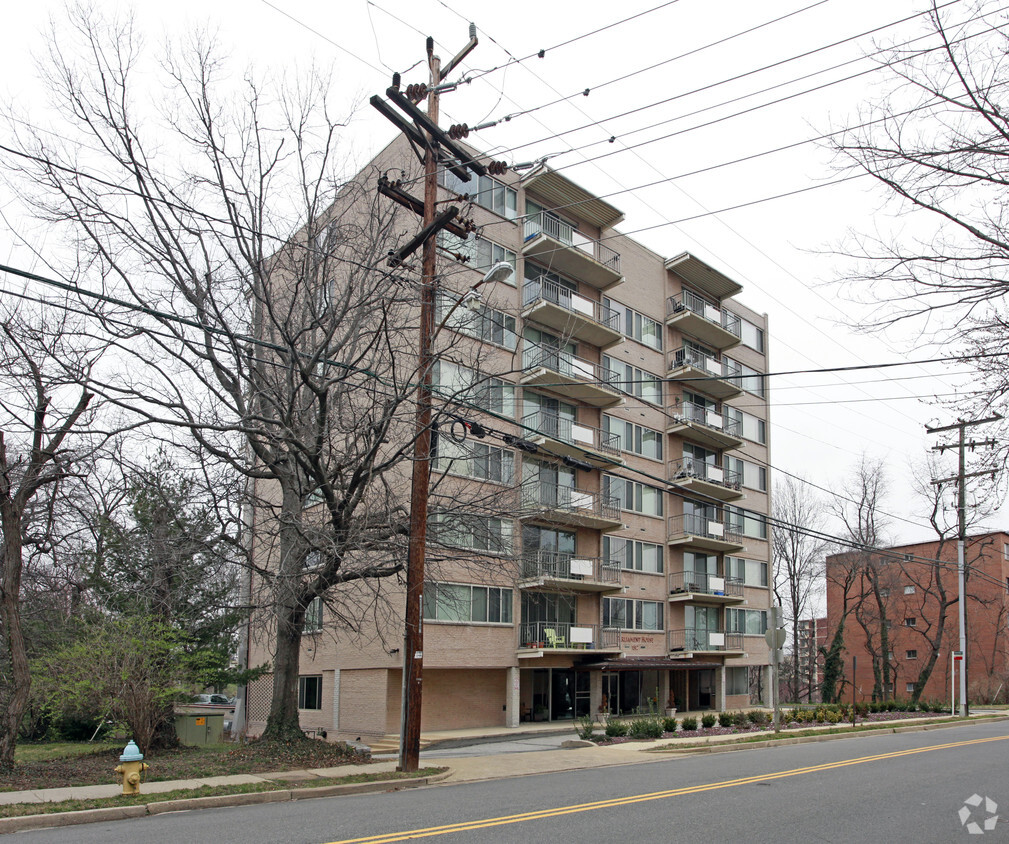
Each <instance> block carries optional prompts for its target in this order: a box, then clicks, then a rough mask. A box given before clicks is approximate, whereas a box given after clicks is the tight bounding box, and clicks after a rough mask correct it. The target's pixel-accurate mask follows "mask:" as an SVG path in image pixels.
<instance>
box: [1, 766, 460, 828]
mask: <svg viewBox="0 0 1009 844" xmlns="http://www.w3.org/2000/svg"><path fill="white" fill-rule="evenodd" d="M451 773H452V771H451V770H448V771H444V772H442V773H440V774H434V775H433V776H430V777H418V778H416V779H409V780H376V781H375V782H355V783H348V784H347V785H323V786H319V787H318V788H297V789H279V790H277V791H255V792H252V793H249V794H218V795H213V796H210V797H183V798H181V799H179V800H162V801H158V802H155V803H146V804H144V805H142V806H110V807H108V808H105V809H81V810H79V811H76V812H50V813H48V814H42V815H23V816H21V817H17V818H0V835H4V834H6V833H8V832H23V831H25V830H29V829H46V828H50V827H61V826H76V825H77V824H83V823H101V822H103V821H118V820H124V819H126V818H142V817H145V816H147V815H160V814H163V813H165V812H190V811H193V810H196V809H218V808H223V807H227V806H250V805H255V804H258V803H286V802H291V801H295V800H311V799H313V798H317V797H338V796H340V795H341V794H366V793H368V792H375V791H400V790H402V789H406V788H420V787H421V786H424V785H431V784H433V783H436V782H441V781H442V780H444V779H447V778H448V777H449V776H450V775H451Z"/></svg>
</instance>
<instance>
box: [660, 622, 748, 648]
mask: <svg viewBox="0 0 1009 844" xmlns="http://www.w3.org/2000/svg"><path fill="white" fill-rule="evenodd" d="M666 637H667V645H668V648H669V650H670V651H671V652H676V651H741V650H743V634H742V633H725V632H723V631H721V630H705V629H703V628H700V627H687V628H684V629H683V630H670V631H668V633H667V634H666Z"/></svg>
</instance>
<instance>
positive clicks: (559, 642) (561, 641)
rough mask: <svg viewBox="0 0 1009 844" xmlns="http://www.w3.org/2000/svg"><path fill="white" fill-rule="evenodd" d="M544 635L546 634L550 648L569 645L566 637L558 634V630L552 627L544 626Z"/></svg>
mask: <svg viewBox="0 0 1009 844" xmlns="http://www.w3.org/2000/svg"><path fill="white" fill-rule="evenodd" d="M543 635H544V636H546V639H547V647H548V648H563V647H565V646H566V645H567V642H566V640H565V638H564V637H563V636H558V635H557V631H556V630H554V629H553V628H552V627H544V628H543Z"/></svg>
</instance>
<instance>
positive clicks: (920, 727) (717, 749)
mask: <svg viewBox="0 0 1009 844" xmlns="http://www.w3.org/2000/svg"><path fill="white" fill-rule="evenodd" d="M1005 720H1009V715H1004V716H993V717H987V716H986V717H983V718H979V719H978V720H971V721H947V722H942V721H941V722H939V723H936V724H908V725H905V726H903V727H886V728H880V729H875V730H855V731H853V732H846V733H826V734H824V735H819V736H792V737H790V738H778V739H767V740H766V741H749V742H739V743H723V744H709V745H706V746H704V747H682V748H680V747H668V748H662V749H658V748H656V749H654V750H651V751H649V752H650V753H731V752H733V751H739V750H759V749H760V748H765V747H784V746H786V745H792V744H811V743H816V742H821V741H836V740H838V739H847V738H862V737H864V736H872V735H883V736H887V735H894V734H899V733H920V732H924V731H925V730H945V729H948V728H950V727H969V726H970V725H971V724H977V723H986V722H990V721H1005Z"/></svg>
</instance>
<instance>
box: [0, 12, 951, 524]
mask: <svg viewBox="0 0 1009 844" xmlns="http://www.w3.org/2000/svg"><path fill="white" fill-rule="evenodd" d="M99 5H100V6H101V7H108V8H109V9H111V8H113V7H117V6H119V7H122V8H126V4H118V3H114V2H112V0H106V2H101V3H99ZM62 9H63V6H62V4H61V3H53V2H48V0H36V1H35V2H33V3H30V4H28V3H21V4H16V5H14V4H10V5H9V6H8V8H7V9H6V10H5V15H4V30H5V39H4V41H5V47H4V50H3V51H2V53H0V80H3V81H2V83H0V86H2V87H0V96H3V97H4V98H5V99H13V101H14V102H15V103H17V104H18V105H20V106H21V107H22V108H23V109H24V110H27V112H28V113H29V114H30V115H31V118H32V120H33V121H36V120H37V121H38V122H39V123H40V124H43V125H45V126H49V127H55V126H58V118H54V116H53V115H52V114H50V113H48V112H47V111H46V109H45V108H44V106H43V98H42V96H41V92H40V91H39V88H38V86H37V84H36V82H35V77H34V62H35V61H36V60H37V59H38V57H40V56H42V55H44V45H45V43H46V39H45V34H44V29H45V27H46V22H47V19H48V18H49V16H50V15H52V16H54V18H55V20H56V21H57V26H59V21H60V19H61V16H62V14H63V12H62ZM590 10H591V11H590ZM922 10H923V5H922V4H921V3H914V2H908V0H872V2H867V1H866V0H845V2H840V0H822V1H821V2H815V0H791V2H785V1H784V0H769V1H768V2H764V3H753V2H752V0H721V1H720V2H718V3H712V2H703V0H678V2H667V3H662V2H661V0H625V2H622V3H614V4H602V3H598V2H597V3H592V4H588V3H584V2H579V3H575V2H567V1H566V0H555V2H550V3H544V2H542V0H511V2H508V3H504V4H501V3H487V2H470V3H467V4H463V3H461V2H459V0H444V1H443V0H409V2H407V0H377V2H364V0H338V2H329V3H320V2H311V0H270V2H267V0H245V2H221V1H219V0H211V2H206V0H203V2H193V0H174V2H172V3H168V4H161V3H159V4H154V3H139V4H137V12H136V14H137V18H138V22H139V26H140V28H141V30H142V31H143V32H144V33H145V36H146V39H147V45H148V47H149V48H150V49H152V50H153V49H156V48H157V47H158V45H159V44H160V43H161V42H162V41H163V40H164V39H165V38H166V37H176V36H178V34H179V33H180V32H183V31H184V30H185V29H186V28H187V27H191V26H209V27H210V28H211V29H213V30H215V31H216V32H217V35H218V38H219V40H220V42H221V43H222V44H223V45H225V46H226V47H227V48H228V50H229V52H230V54H231V56H232V57H233V59H234V62H235V71H236V73H238V72H240V71H241V70H242V69H244V67H245V66H246V65H251V66H254V67H255V68H256V69H257V70H259V71H263V72H265V71H267V70H273V71H276V72H284V71H285V70H288V69H290V68H292V67H294V66H298V67H302V68H303V67H306V66H307V65H308V64H309V63H311V62H315V64H316V65H319V66H322V67H327V68H332V72H333V78H334V81H335V82H336V86H335V87H336V89H337V91H338V93H339V97H340V98H341V103H340V104H341V106H344V107H347V108H350V106H351V105H352V104H353V103H355V102H358V103H360V102H364V103H366V100H367V97H368V96H370V95H371V94H373V93H381V92H382V91H383V90H384V88H385V87H386V86H387V85H388V84H389V77H390V73H391V71H392V70H397V71H403V72H404V83H409V82H420V81H426V70H424V69H423V67H422V66H421V67H417V68H415V69H413V70H409V69H410V68H412V67H413V65H414V64H415V63H416V62H418V61H419V60H421V59H422V58H423V55H424V36H426V35H428V34H430V35H432V36H433V37H434V38H435V40H436V43H437V45H438V48H437V49H438V52H439V54H440V55H441V56H442V58H443V59H444V60H447V59H448V58H449V57H451V56H452V55H453V54H454V53H455V52H456V51H457V50H458V49H459V48H460V47H461V46H462V45H463V44H464V43H465V41H466V39H467V38H468V30H467V21H468V20H473V21H474V22H475V23H476V25H477V28H478V32H479V37H480V44H479V46H478V47H477V49H476V50H475V51H474V52H473V53H472V54H471V55H470V57H469V58H468V60H467V61H466V63H465V64H464V65H463V66H462V68H461V71H460V73H458V74H457V77H458V76H463V77H465V76H466V75H467V74H472V73H473V71H475V70H490V69H492V68H499V66H501V65H508V66H506V67H503V68H499V69H496V70H493V72H490V73H486V74H483V75H479V78H476V79H475V80H474V81H473V82H472V83H471V84H467V85H463V86H461V87H460V89H459V90H458V91H456V92H454V93H450V94H446V95H445V96H444V97H443V99H442V112H443V113H442V123H443V125H448V124H450V123H457V122H458V123H461V122H465V123H468V124H469V125H470V126H474V125H477V124H480V123H482V122H486V121H491V120H501V119H502V118H504V117H506V116H508V115H516V116H514V117H513V118H512V119H511V120H510V121H502V123H501V125H499V126H496V127H492V128H489V129H486V130H483V131H481V132H480V133H478V134H475V135H472V136H471V137H470V142H472V143H474V144H475V145H476V146H478V147H479V148H482V149H484V150H487V151H496V153H495V154H496V155H497V157H499V158H502V159H504V160H506V161H508V162H509V163H513V164H514V163H519V162H523V161H529V160H532V159H535V158H539V157H541V156H544V155H550V156H552V158H551V159H550V163H551V165H552V166H554V167H556V168H558V169H563V171H564V172H565V173H566V174H567V175H568V176H569V177H570V178H571V179H573V180H575V181H577V182H579V183H580V184H582V185H584V186H585V187H586V188H588V189H589V190H591V191H593V192H595V193H596V194H600V195H605V196H607V197H608V198H609V201H610V202H612V203H613V204H614V205H616V206H617V207H619V208H620V209H621V210H623V211H624V213H625V215H626V220H625V222H624V223H623V224H622V226H621V230H622V231H623V232H625V233H627V234H631V235H633V236H634V237H636V238H638V239H640V240H641V241H643V242H644V243H645V244H647V245H648V246H649V247H650V248H652V249H654V250H655V251H656V252H658V253H660V254H662V255H666V256H672V255H676V254H679V253H680V252H683V251H690V252H692V253H694V254H696V255H697V256H698V257H700V258H702V259H703V260H705V261H708V262H710V263H711V264H713V265H714V266H716V267H718V268H719V269H721V270H722V271H723V272H725V273H726V274H728V275H729V276H731V277H733V278H735V279H737V280H738V281H739V282H740V283H741V284H743V286H744V292H743V294H742V295H741V299H742V300H743V301H744V302H745V303H746V304H747V305H749V306H750V307H752V308H754V309H755V310H757V311H760V312H766V313H767V314H768V318H769V321H770V333H771V340H770V347H769V352H770V366H771V370H772V371H773V372H776V373H777V372H789V371H793V370H803V371H806V370H812V369H821V368H830V367H845V366H860V365H865V364H880V363H886V362H893V361H906V360H920V359H924V358H933V357H936V356H938V355H937V354H936V349H934V348H924V347H922V338H920V337H915V336H913V332H910V331H907V330H898V331H896V332H894V333H892V334H891V335H890V336H886V337H883V336H878V335H866V334H859V333H857V332H856V331H854V330H853V328H852V326H853V325H855V324H857V323H858V322H859V320H860V318H861V317H862V314H863V311H862V310H861V308H860V307H859V306H856V305H855V304H853V303H851V302H849V301H846V300H845V298H843V297H842V296H841V295H840V292H839V291H838V289H837V288H836V286H835V285H833V283H832V282H833V281H834V280H835V279H837V278H838V277H843V276H844V274H845V272H846V271H847V270H848V269H849V265H848V264H847V262H846V261H845V259H843V258H841V257H839V256H838V255H837V254H835V252H836V250H837V249H838V247H839V246H840V245H841V244H842V243H843V242H844V241H845V239H846V237H847V236H848V234H847V233H848V232H849V230H852V231H856V232H872V231H876V230H881V231H884V232H886V231H889V230H891V229H892V228H893V227H894V226H895V225H901V224H902V221H901V220H899V219H897V220H895V218H894V216H893V214H892V211H893V210H894V209H893V207H892V206H888V205H887V203H886V201H885V199H886V198H885V196H884V195H883V194H882V193H881V192H880V191H879V189H878V188H876V187H874V186H873V185H872V184H871V183H870V182H869V181H868V180H866V179H860V180H853V181H847V182H841V183H835V182H837V180H838V177H839V174H838V173H837V172H836V170H835V169H834V168H833V167H832V160H831V155H830V154H829V152H828V151H827V150H826V149H825V148H824V146H823V145H822V144H817V143H806V144H799V142H801V141H804V140H807V139H812V138H815V137H816V136H819V135H822V134H824V133H826V132H828V131H831V130H836V129H837V128H839V127H841V126H844V125H846V124H849V123H856V122H857V121H858V116H859V113H860V111H861V110H864V108H865V105H866V103H867V102H869V101H871V100H873V99H874V98H877V97H879V96H880V95H881V93H882V91H883V90H885V86H884V87H883V88H880V87H879V86H880V84H881V83H884V82H885V81H886V79H885V77H884V76H883V75H881V74H880V73H878V72H875V71H872V70H871V68H872V67H873V64H872V62H870V61H866V60H865V59H864V58H863V57H864V56H865V54H866V53H869V52H871V51H873V50H874V49H875V48H876V46H877V45H881V44H885V43H891V42H899V41H906V40H908V39H912V38H916V37H918V36H920V35H922V34H923V33H924V32H925V31H926V29H927V27H926V21H925V19H924V18H922V17H917V18H912V19H908V18H911V16H914V15H916V13H919V12H921V11H922ZM968 11H969V10H968V8H967V6H966V4H964V3H952V4H950V5H949V7H948V8H947V9H946V11H945V13H946V14H948V15H949V16H950V19H951V20H957V19H959V18H961V17H963V16H966V15H967V14H968ZM634 15H637V17H634V18H633V19H631V20H626V21H623V22H621V21H622V20H623V19H625V18H629V17H631V16H634ZM595 30H601V31H599V32H595V34H590V33H593V31H595ZM580 36H585V37H580ZM570 39H576V40H573V41H572V42H571V43H568V44H565V43H564V42H567V41H569V40H570ZM832 45H836V46H832ZM540 50H545V54H544V56H543V57H542V58H538V57H537V56H536V54H537V53H538V52H539V51H540ZM510 59H522V61H518V62H512V63H511V64H508V63H509V60H510ZM659 63H661V65H659V66H657V67H654V68H653V69H651V70H647V69H646V68H649V67H651V66H653V65H658V64H659ZM845 80H846V81H845ZM586 89H588V90H589V94H588V96H584V95H582V94H581V93H580V92H583V91H585V90H586ZM156 96H157V94H156V92H152V97H156ZM530 110H531V111H530ZM518 112H528V113H525V114H516V113H518ZM619 115H625V116H622V117H621V116H619ZM4 133H6V129H5V128H3V127H0V134H4ZM393 135H394V130H393V129H392V127H391V126H390V125H389V124H388V123H387V122H386V121H385V120H384V119H382V118H381V117H379V116H378V115H377V114H373V112H372V109H370V107H368V106H367V105H366V104H364V105H361V106H360V108H358V110H357V112H356V116H355V118H354V120H353V122H352V123H351V125H350V127H349V129H348V138H347V140H348V142H349V143H348V146H347V150H348V154H349V155H351V156H352V157H353V158H354V159H355V160H356V161H358V162H359V163H362V164H363V163H364V162H366V161H367V160H368V158H369V157H370V156H371V155H372V154H373V153H374V152H375V151H377V150H378V149H379V148H381V147H382V146H384V145H385V144H386V143H388V141H389V140H391V138H392V137H393ZM611 138H612V139H613V140H612V141H611V140H610V139H611ZM660 138H661V139H660ZM797 144H798V145H797ZM782 147H789V148H788V149H785V150H782V151H779V152H773V153H771V152H770V151H772V150H778V149H780V148H782ZM760 153H770V154H766V155H758V154H760ZM754 156H757V157H754ZM745 158H749V160H748V161H742V162H738V160H739V159H745ZM733 162H738V163H733ZM695 171H703V172H695ZM686 174H693V175H686ZM656 182H658V184H652V183H656ZM643 185H652V186H650V187H641V186H643ZM738 206H743V207H738ZM0 211H2V212H3V214H4V219H0V259H2V260H4V261H7V262H10V263H13V264H15V265H19V266H26V267H28V268H30V267H31V266H32V262H33V257H32V254H31V251H30V250H28V249H26V248H24V247H23V246H21V245H20V244H19V239H20V238H24V239H26V240H27V241H28V242H29V243H30V244H31V246H32V247H33V248H35V249H40V250H45V249H48V248H56V245H55V244H50V243H47V242H46V237H47V232H46V231H45V230H44V229H42V228H41V227H39V226H38V225H37V224H33V223H31V222H30V221H27V220H25V219H24V218H23V217H21V215H20V213H19V210H18V206H17V203H16V202H15V201H13V200H12V198H11V197H10V195H9V193H7V192H5V189H4V188H3V187H2V186H0ZM963 377H964V376H962V375H957V374H956V370H951V369H948V368H946V367H944V366H942V365H937V364H928V365H918V366H907V367H899V368H890V369H865V370H861V371H852V372H845V373H836V372H835V373H806V374H791V375H775V376H773V377H772V378H771V379H770V385H771V390H772V392H771V396H772V458H771V459H772V477H775V474H776V473H775V472H774V469H778V470H780V472H778V473H777V475H778V477H780V476H781V472H790V473H795V474H799V475H802V476H804V477H805V478H806V479H808V480H809V481H810V482H812V483H813V484H815V485H817V486H818V487H820V488H822V489H821V490H814V492H815V493H816V494H818V495H820V496H822V497H824V498H827V497H829V493H828V492H826V491H824V490H831V491H838V490H839V489H840V488H841V486H842V484H843V480H844V478H845V476H846V474H848V473H850V470H851V467H852V465H853V464H854V463H856V462H857V461H858V460H859V459H860V457H861V455H862V454H863V453H865V454H867V455H868V456H869V457H870V459H877V458H881V459H885V460H886V462H887V466H888V470H889V474H890V478H891V488H892V496H891V499H890V501H889V502H888V505H889V506H888V507H887V509H888V510H889V511H890V512H891V513H893V514H895V515H896V516H897V517H899V518H898V519H897V520H895V522H894V524H893V528H892V532H893V535H894V536H895V538H897V539H900V540H913V539H919V538H925V537H926V536H927V529H926V528H925V527H924V525H923V519H921V518H920V517H919V516H918V515H916V512H915V502H914V500H913V498H912V495H911V492H910V488H909V467H910V465H911V464H912V463H914V462H919V461H920V460H921V459H922V458H923V457H924V455H925V453H926V451H927V449H928V448H929V447H930V446H931V445H933V444H934V443H935V442H936V440H935V438H934V437H929V436H927V435H926V433H925V429H924V426H925V424H926V423H927V422H930V421H931V422H942V423H946V422H949V421H952V419H953V417H952V416H951V414H950V412H949V411H947V410H944V409H940V408H938V407H936V406H935V405H934V403H930V400H931V399H932V398H933V397H935V396H936V395H940V396H944V397H946V398H949V397H953V396H955V394H956V390H957V385H958V383H962V381H961V379H962V378H963ZM954 471H955V463H954V462H953V458H952V457H950V464H949V474H952V473H953V472H954ZM919 512H920V508H919Z"/></svg>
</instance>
